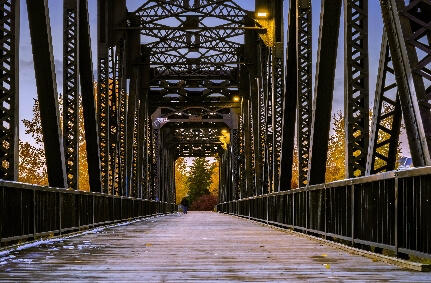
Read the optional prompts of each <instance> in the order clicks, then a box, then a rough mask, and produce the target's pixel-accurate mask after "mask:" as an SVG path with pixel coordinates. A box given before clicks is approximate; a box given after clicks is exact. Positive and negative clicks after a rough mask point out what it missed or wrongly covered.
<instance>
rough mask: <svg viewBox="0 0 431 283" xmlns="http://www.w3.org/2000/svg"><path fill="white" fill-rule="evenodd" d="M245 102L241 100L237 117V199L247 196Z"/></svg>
mask: <svg viewBox="0 0 431 283" xmlns="http://www.w3.org/2000/svg"><path fill="white" fill-rule="evenodd" d="M244 103H245V100H244V99H242V102H241V111H240V113H241V114H240V115H239V123H238V124H239V125H238V136H237V137H238V156H237V166H238V184H237V185H238V199H242V198H245V197H246V195H247V188H246V182H245V179H246V177H245V174H246V172H245V140H246V139H245V123H246V122H245V115H246V114H245V112H246V111H245V109H244V108H245V107H244Z"/></svg>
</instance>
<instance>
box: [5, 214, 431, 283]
mask: <svg viewBox="0 0 431 283" xmlns="http://www.w3.org/2000/svg"><path fill="white" fill-rule="evenodd" d="M0 280H6V281H7V280H13V281H20V280H25V281H27V280H28V281H53V280H55V281H69V280H76V281H139V282H193V281H194V282H202V281H205V282H212V281H225V282H232V281H259V282H262V281H267V282H273V281H308V280H310V281H311V280H319V281H325V282H326V281H340V280H341V281H345V280H346V281H349V280H360V281H376V280H377V281H392V280H394V281H410V282H418V281H427V280H431V274H429V273H423V272H422V273H421V272H414V271H410V270H406V269H402V268H399V267H397V266H393V265H389V264H387V263H384V262H375V261H373V260H372V259H369V258H365V257H361V256H355V255H352V254H350V253H348V252H346V251H342V250H339V249H335V248H333V247H330V246H326V245H323V244H321V243H317V242H315V241H311V240H310V239H307V238H304V237H298V236H295V235H292V234H289V233H286V232H283V231H280V230H276V229H271V228H269V227H265V226H263V225H260V224H257V223H255V222H251V221H247V220H245V219H240V218H235V217H232V216H228V215H223V214H218V213H213V212H190V213H189V214H187V215H183V214H178V215H171V216H164V217H157V218H150V219H146V220H142V221H139V222H134V223H131V224H128V225H122V226H117V227H112V228H105V229H100V230H99V231H93V232H87V233H85V234H83V235H80V236H74V237H69V238H64V239H61V240H58V241H52V242H50V243H43V244H41V245H39V246H37V247H30V248H26V249H21V250H13V251H10V252H9V253H8V254H0Z"/></svg>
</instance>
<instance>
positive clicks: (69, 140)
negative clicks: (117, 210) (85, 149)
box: [63, 0, 79, 190]
mask: <svg viewBox="0 0 431 283" xmlns="http://www.w3.org/2000/svg"><path fill="white" fill-rule="evenodd" d="M78 22H79V17H78V0H64V2H63V131H64V135H63V144H64V155H65V159H66V177H67V185H68V187H69V189H74V190H78V185H79V64H78V63H79V54H78V46H79V43H78V42H79V40H78V38H79V36H78V34H79V29H78Z"/></svg>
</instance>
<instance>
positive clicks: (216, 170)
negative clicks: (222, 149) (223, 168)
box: [209, 159, 220, 197]
mask: <svg viewBox="0 0 431 283" xmlns="http://www.w3.org/2000/svg"><path fill="white" fill-rule="evenodd" d="M211 168H212V174H211V184H210V187H209V191H210V193H211V194H212V195H213V196H216V197H218V192H219V183H220V175H219V174H220V161H219V160H218V159H216V161H215V162H214V163H213V164H211Z"/></svg>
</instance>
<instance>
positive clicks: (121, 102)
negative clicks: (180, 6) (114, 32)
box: [116, 38, 133, 196]
mask: <svg viewBox="0 0 431 283" xmlns="http://www.w3.org/2000/svg"><path fill="white" fill-rule="evenodd" d="M126 43H127V42H126V40H125V38H122V39H121V40H120V41H119V42H118V45H117V49H116V52H117V54H118V55H117V58H118V62H117V66H118V79H117V82H118V186H119V192H120V194H121V195H123V196H129V190H128V188H127V187H126V182H125V176H126V143H127V141H126V140H127V136H126V131H127V122H128V121H127V95H126V83H127V79H126V61H127V57H126V56H125V52H126V49H125V44H126ZM132 124H133V123H132Z"/></svg>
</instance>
